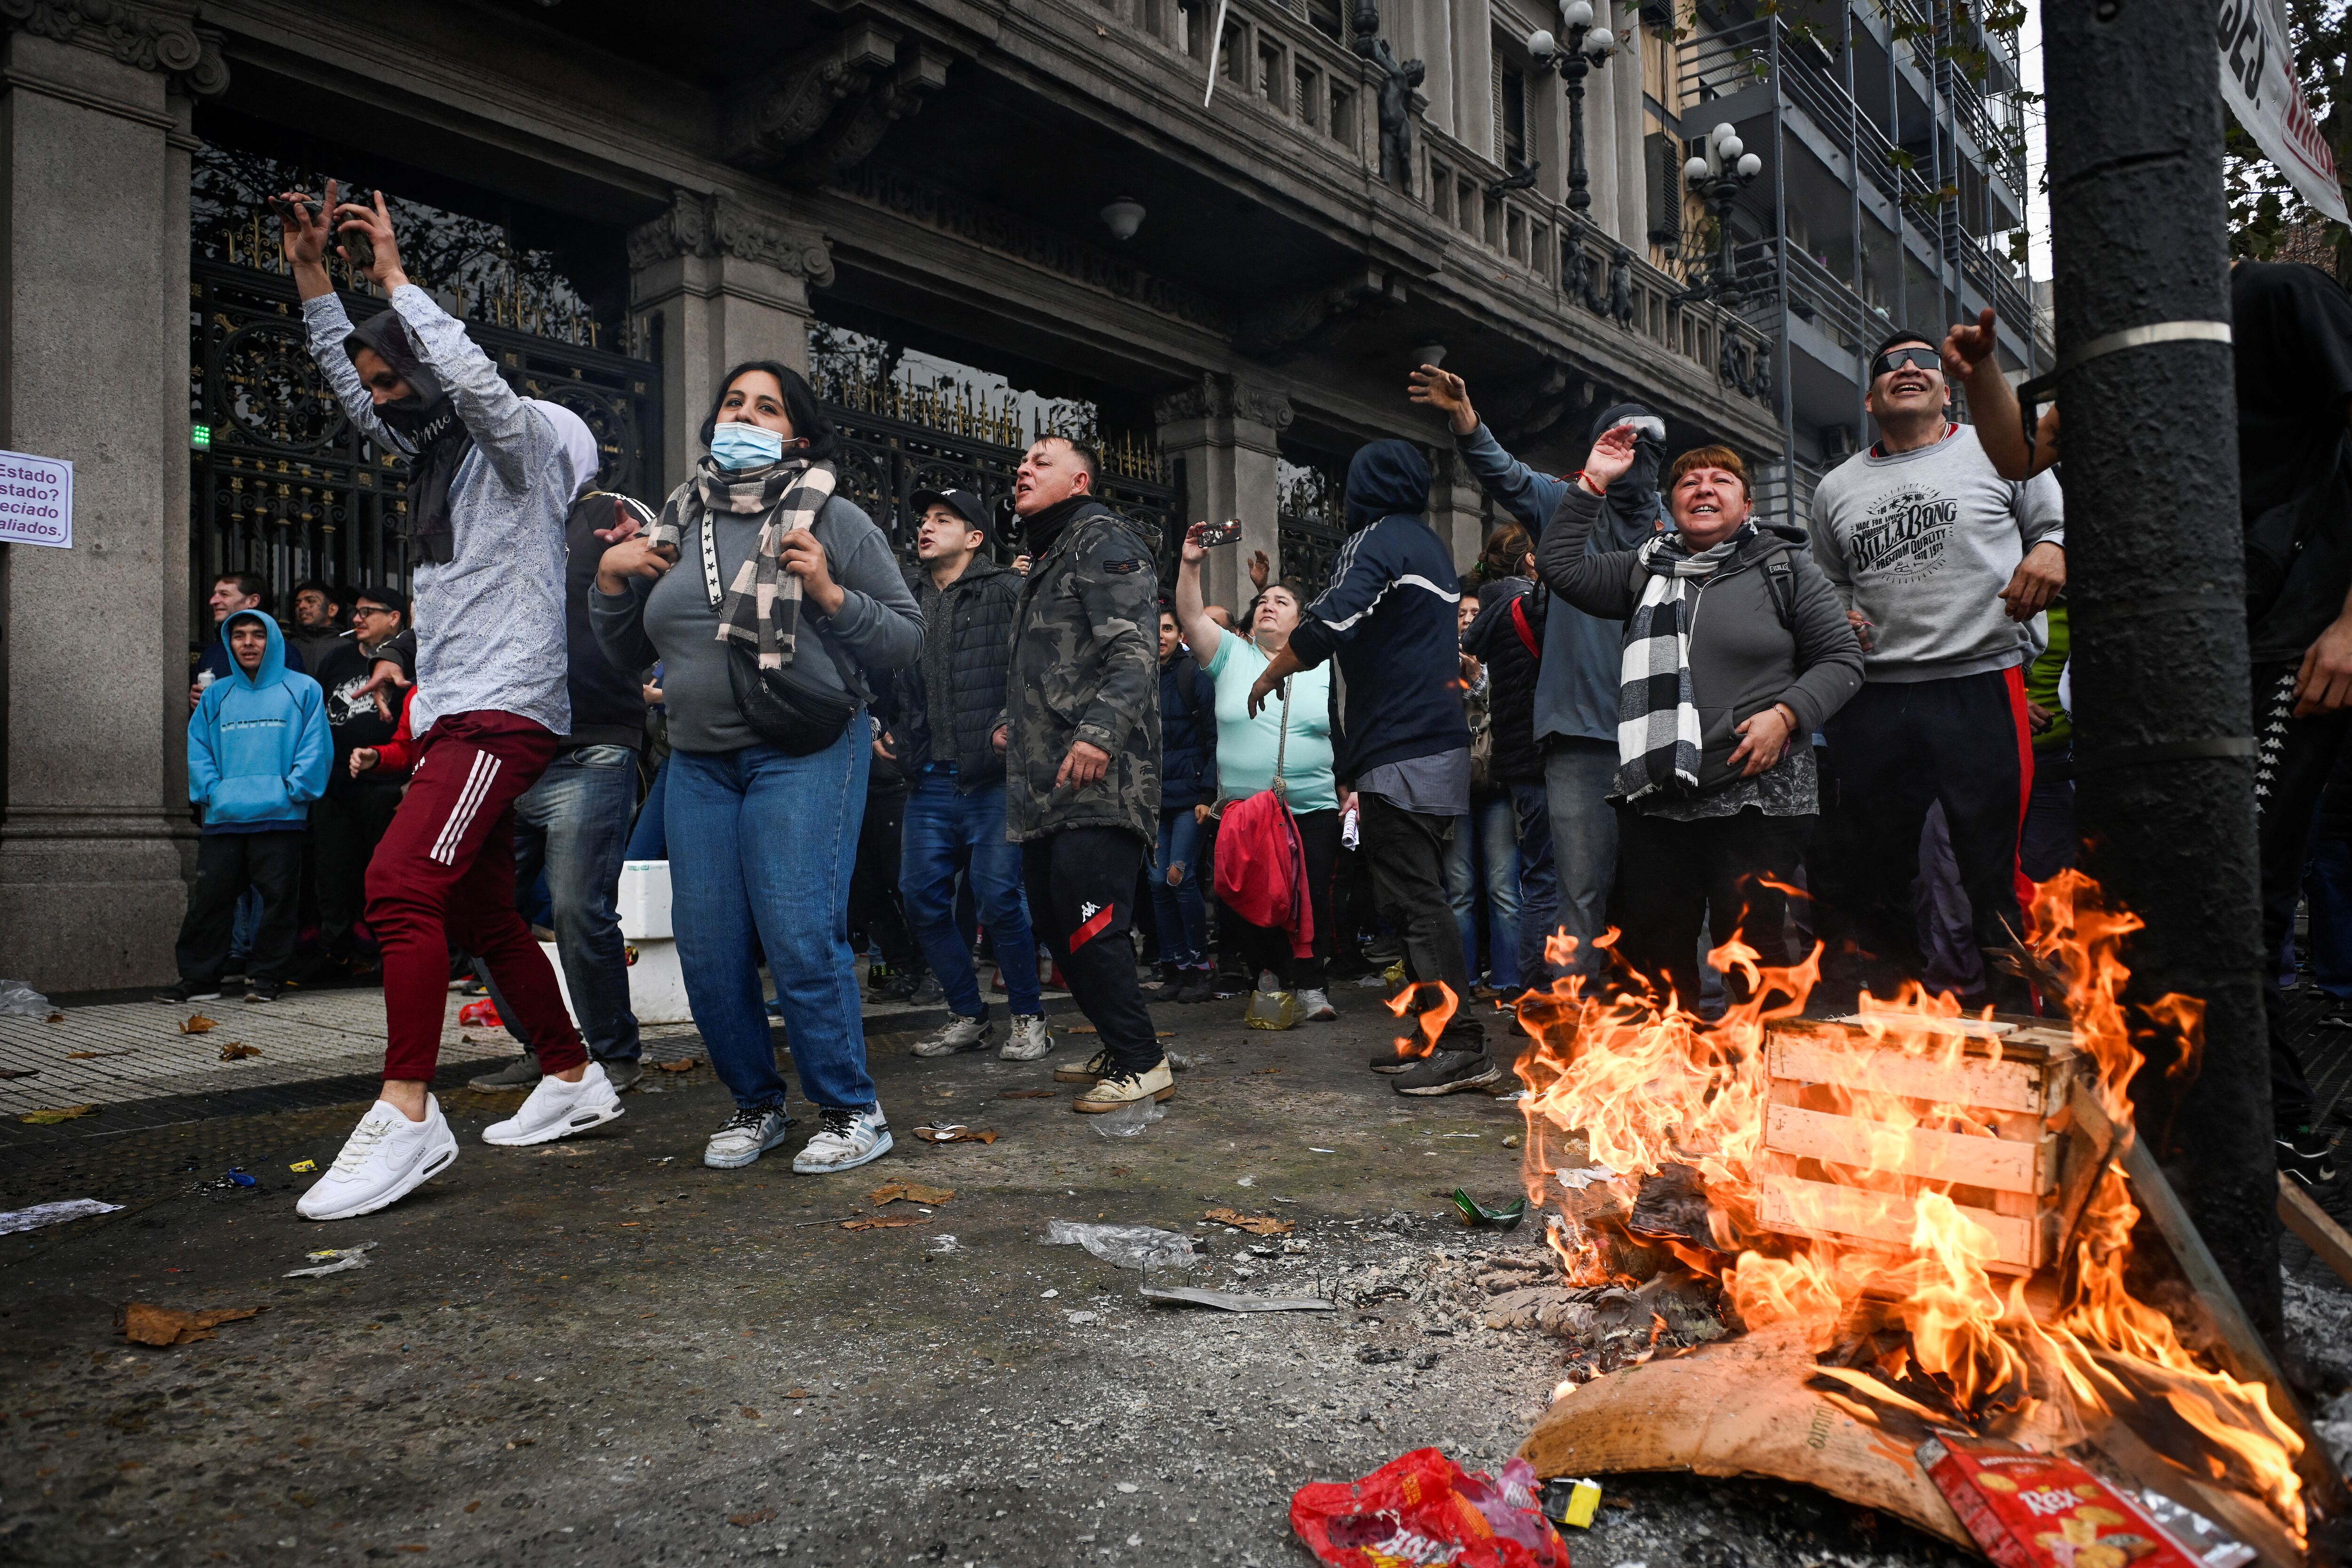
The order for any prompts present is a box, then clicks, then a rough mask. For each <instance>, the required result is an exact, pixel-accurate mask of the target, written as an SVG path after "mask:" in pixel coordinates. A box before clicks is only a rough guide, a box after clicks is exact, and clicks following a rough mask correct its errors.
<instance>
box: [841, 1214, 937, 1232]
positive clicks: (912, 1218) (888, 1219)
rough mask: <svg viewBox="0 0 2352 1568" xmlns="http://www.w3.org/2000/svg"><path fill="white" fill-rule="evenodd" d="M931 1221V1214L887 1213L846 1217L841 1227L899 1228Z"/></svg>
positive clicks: (863, 1228)
mask: <svg viewBox="0 0 2352 1568" xmlns="http://www.w3.org/2000/svg"><path fill="white" fill-rule="evenodd" d="M930 1223H931V1216H930V1215H924V1214H886V1215H876V1216H875V1217H874V1218H872V1219H845V1220H843V1221H842V1222H841V1228H842V1229H844V1230H898V1229H899V1228H901V1227H902V1226H910V1225H929V1224H930Z"/></svg>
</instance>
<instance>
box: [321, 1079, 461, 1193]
mask: <svg viewBox="0 0 2352 1568" xmlns="http://www.w3.org/2000/svg"><path fill="white" fill-rule="evenodd" d="M456 1160H457V1135H456V1134H455V1133H453V1132H451V1131H449V1123H448V1122H447V1121H444V1120H442V1116H441V1102H440V1101H439V1100H436V1099H434V1098H433V1097H432V1096H431V1095H429V1094H428V1095H426V1096H425V1120H424V1121H410V1120H408V1118H407V1117H405V1116H403V1115H402V1114H401V1113H400V1111H399V1110H397V1109H396V1108H395V1107H394V1106H392V1105H389V1104H387V1103H385V1102H384V1101H383V1100H377V1101H376V1102H375V1103H374V1104H373V1105H372V1106H370V1107H369V1108H368V1113H367V1114H366V1115H365V1116H362V1117H361V1118H360V1124H359V1125H358V1126H357V1127H355V1128H353V1129H352V1135H351V1137H350V1138H348V1139H346V1140H345V1141H344V1142H343V1152H341V1154H338V1155H336V1156H335V1163H334V1164H332V1165H331V1166H330V1167H329V1168H328V1170H327V1173H326V1174H325V1175H323V1176H321V1177H320V1178H319V1180H318V1181H317V1182H316V1183H315V1184H313V1185H312V1186H311V1188H310V1191H309V1192H307V1193H304V1194H302V1196H301V1198H300V1199H299V1201H298V1202H297V1203H296V1204H295V1205H294V1212H295V1213H297V1214H299V1215H301V1216H302V1217H303V1218H304V1219H356V1218H358V1217H359V1216H360V1215H363V1214H373V1213H375V1211H376V1210H378V1209H380V1208H384V1207H388V1206H389V1205H393V1204H396V1203H398V1202H399V1201H400V1200H401V1199H403V1198H404V1197H406V1196H407V1195H408V1194H411V1193H413V1192H415V1190H416V1189H417V1188H418V1187H420V1186H422V1185H423V1184H425V1183H426V1182H428V1181H430V1180H432V1179H433V1178H434V1177H436V1176H437V1175H439V1174H440V1173H442V1172H444V1171H446V1170H447V1169H448V1168H449V1167H450V1165H451V1164H452V1163H455V1162H456Z"/></svg>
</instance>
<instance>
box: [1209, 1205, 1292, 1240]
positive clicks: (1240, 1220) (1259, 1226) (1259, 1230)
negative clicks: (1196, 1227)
mask: <svg viewBox="0 0 2352 1568" xmlns="http://www.w3.org/2000/svg"><path fill="white" fill-rule="evenodd" d="M1203 1217H1205V1218H1208V1219H1213V1220H1215V1221H1216V1222H1217V1223H1218V1224H1219V1225H1229V1226H1233V1227H1234V1229H1236V1230H1245V1231H1247V1232H1249V1233H1250V1234H1251V1235H1252V1236H1288V1235H1289V1234H1290V1233H1291V1232H1292V1231H1294V1230H1297V1228H1298V1222H1297V1220H1295V1219H1276V1218H1275V1216H1274V1215H1270V1214H1265V1215H1246V1214H1244V1213H1242V1212H1241V1211H1240V1210H1239V1209H1222V1208H1220V1209H1211V1210H1210V1211H1209V1212H1208V1214H1207V1215H1205V1216H1203Z"/></svg>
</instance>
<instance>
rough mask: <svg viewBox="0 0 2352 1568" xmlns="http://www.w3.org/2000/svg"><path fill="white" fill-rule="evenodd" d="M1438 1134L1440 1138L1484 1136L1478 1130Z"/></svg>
mask: <svg viewBox="0 0 2352 1568" xmlns="http://www.w3.org/2000/svg"><path fill="white" fill-rule="evenodd" d="M1438 1136H1439V1137H1440V1138H1476V1137H1480V1136H1482V1134H1479V1133H1476V1132H1441V1133H1439V1134H1438Z"/></svg>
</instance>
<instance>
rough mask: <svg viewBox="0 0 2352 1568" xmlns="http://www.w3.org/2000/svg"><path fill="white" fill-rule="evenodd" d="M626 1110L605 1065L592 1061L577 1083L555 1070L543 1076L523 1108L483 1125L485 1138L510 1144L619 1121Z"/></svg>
mask: <svg viewBox="0 0 2352 1568" xmlns="http://www.w3.org/2000/svg"><path fill="white" fill-rule="evenodd" d="M624 1114H625V1112H624V1111H623V1110H622V1108H621V1097H620V1096H619V1095H617V1094H614V1092H613V1085H612V1082H611V1080H610V1079H606V1078H605V1076H604V1067H603V1065H602V1064H600V1063H597V1062H590V1063H589V1064H588V1070H587V1071H586V1072H583V1073H582V1074H581V1075H580V1081H579V1082H578V1083H566V1082H564V1081H563V1080H562V1079H560V1078H558V1077H556V1076H555V1075H554V1074H553V1073H549V1074H548V1075H547V1076H546V1077H545V1078H543V1079H540V1080H539V1084H538V1087H537V1088H535V1089H532V1090H531V1091H530V1098H529V1099H527V1100H524V1101H523V1102H522V1109H521V1110H518V1111H516V1112H515V1113H514V1114H513V1115H512V1116H510V1117H509V1118H508V1119H507V1120H506V1121H493V1122H491V1123H490V1124H489V1125H488V1127H485V1128H483V1129H482V1142H485V1143H503V1144H506V1145H509V1147H512V1146H515V1145H519V1144H524V1143H552V1142H555V1140H557V1139H558V1138H569V1137H571V1136H572V1134H573V1133H574V1132H585V1131H588V1129H590V1128H591V1127H602V1126H603V1125H604V1123H606V1122H607V1121H619V1120H620V1119H621V1117H622V1116H623V1115H624Z"/></svg>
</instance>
